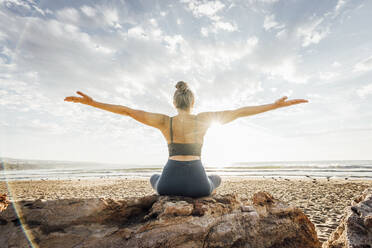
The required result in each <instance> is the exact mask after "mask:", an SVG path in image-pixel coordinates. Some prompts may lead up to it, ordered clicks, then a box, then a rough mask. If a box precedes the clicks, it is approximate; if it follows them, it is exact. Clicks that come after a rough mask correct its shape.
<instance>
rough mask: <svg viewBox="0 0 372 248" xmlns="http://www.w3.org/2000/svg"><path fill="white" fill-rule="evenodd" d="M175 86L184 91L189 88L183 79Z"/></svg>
mask: <svg viewBox="0 0 372 248" xmlns="http://www.w3.org/2000/svg"><path fill="white" fill-rule="evenodd" d="M176 88H177V90H180V91H186V90H187V89H188V88H189V86H188V85H187V83H185V82H184V81H179V82H178V83H177V84H176Z"/></svg>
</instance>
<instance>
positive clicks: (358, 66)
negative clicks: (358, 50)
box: [353, 56, 372, 72]
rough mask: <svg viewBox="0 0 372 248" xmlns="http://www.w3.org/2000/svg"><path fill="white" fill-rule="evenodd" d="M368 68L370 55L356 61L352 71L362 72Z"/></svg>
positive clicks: (371, 66) (371, 58)
mask: <svg viewBox="0 0 372 248" xmlns="http://www.w3.org/2000/svg"><path fill="white" fill-rule="evenodd" d="M370 70H372V56H370V57H368V58H366V59H364V60H362V61H360V62H358V63H356V64H355V65H354V68H353V71H354V72H364V71H370Z"/></svg>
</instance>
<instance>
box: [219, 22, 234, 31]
mask: <svg viewBox="0 0 372 248" xmlns="http://www.w3.org/2000/svg"><path fill="white" fill-rule="evenodd" d="M214 27H215V29H216V30H218V29H222V30H226V31H229V32H233V31H236V30H237V29H238V27H237V26H236V24H231V23H230V22H222V21H218V22H215V23H214Z"/></svg>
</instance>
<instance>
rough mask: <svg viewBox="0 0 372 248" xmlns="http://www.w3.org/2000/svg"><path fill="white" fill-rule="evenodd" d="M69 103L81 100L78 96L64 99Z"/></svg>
mask: <svg viewBox="0 0 372 248" xmlns="http://www.w3.org/2000/svg"><path fill="white" fill-rule="evenodd" d="M64 100H65V101H67V102H80V100H81V98H80V97H76V96H68V97H65V99H64Z"/></svg>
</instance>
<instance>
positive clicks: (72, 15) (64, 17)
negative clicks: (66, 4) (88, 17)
mask: <svg viewBox="0 0 372 248" xmlns="http://www.w3.org/2000/svg"><path fill="white" fill-rule="evenodd" d="M56 16H57V18H58V19H59V20H61V21H63V22H72V23H78V22H79V17H80V15H79V12H78V11H77V10H76V9H74V8H64V9H61V10H58V11H57V12H56Z"/></svg>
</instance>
